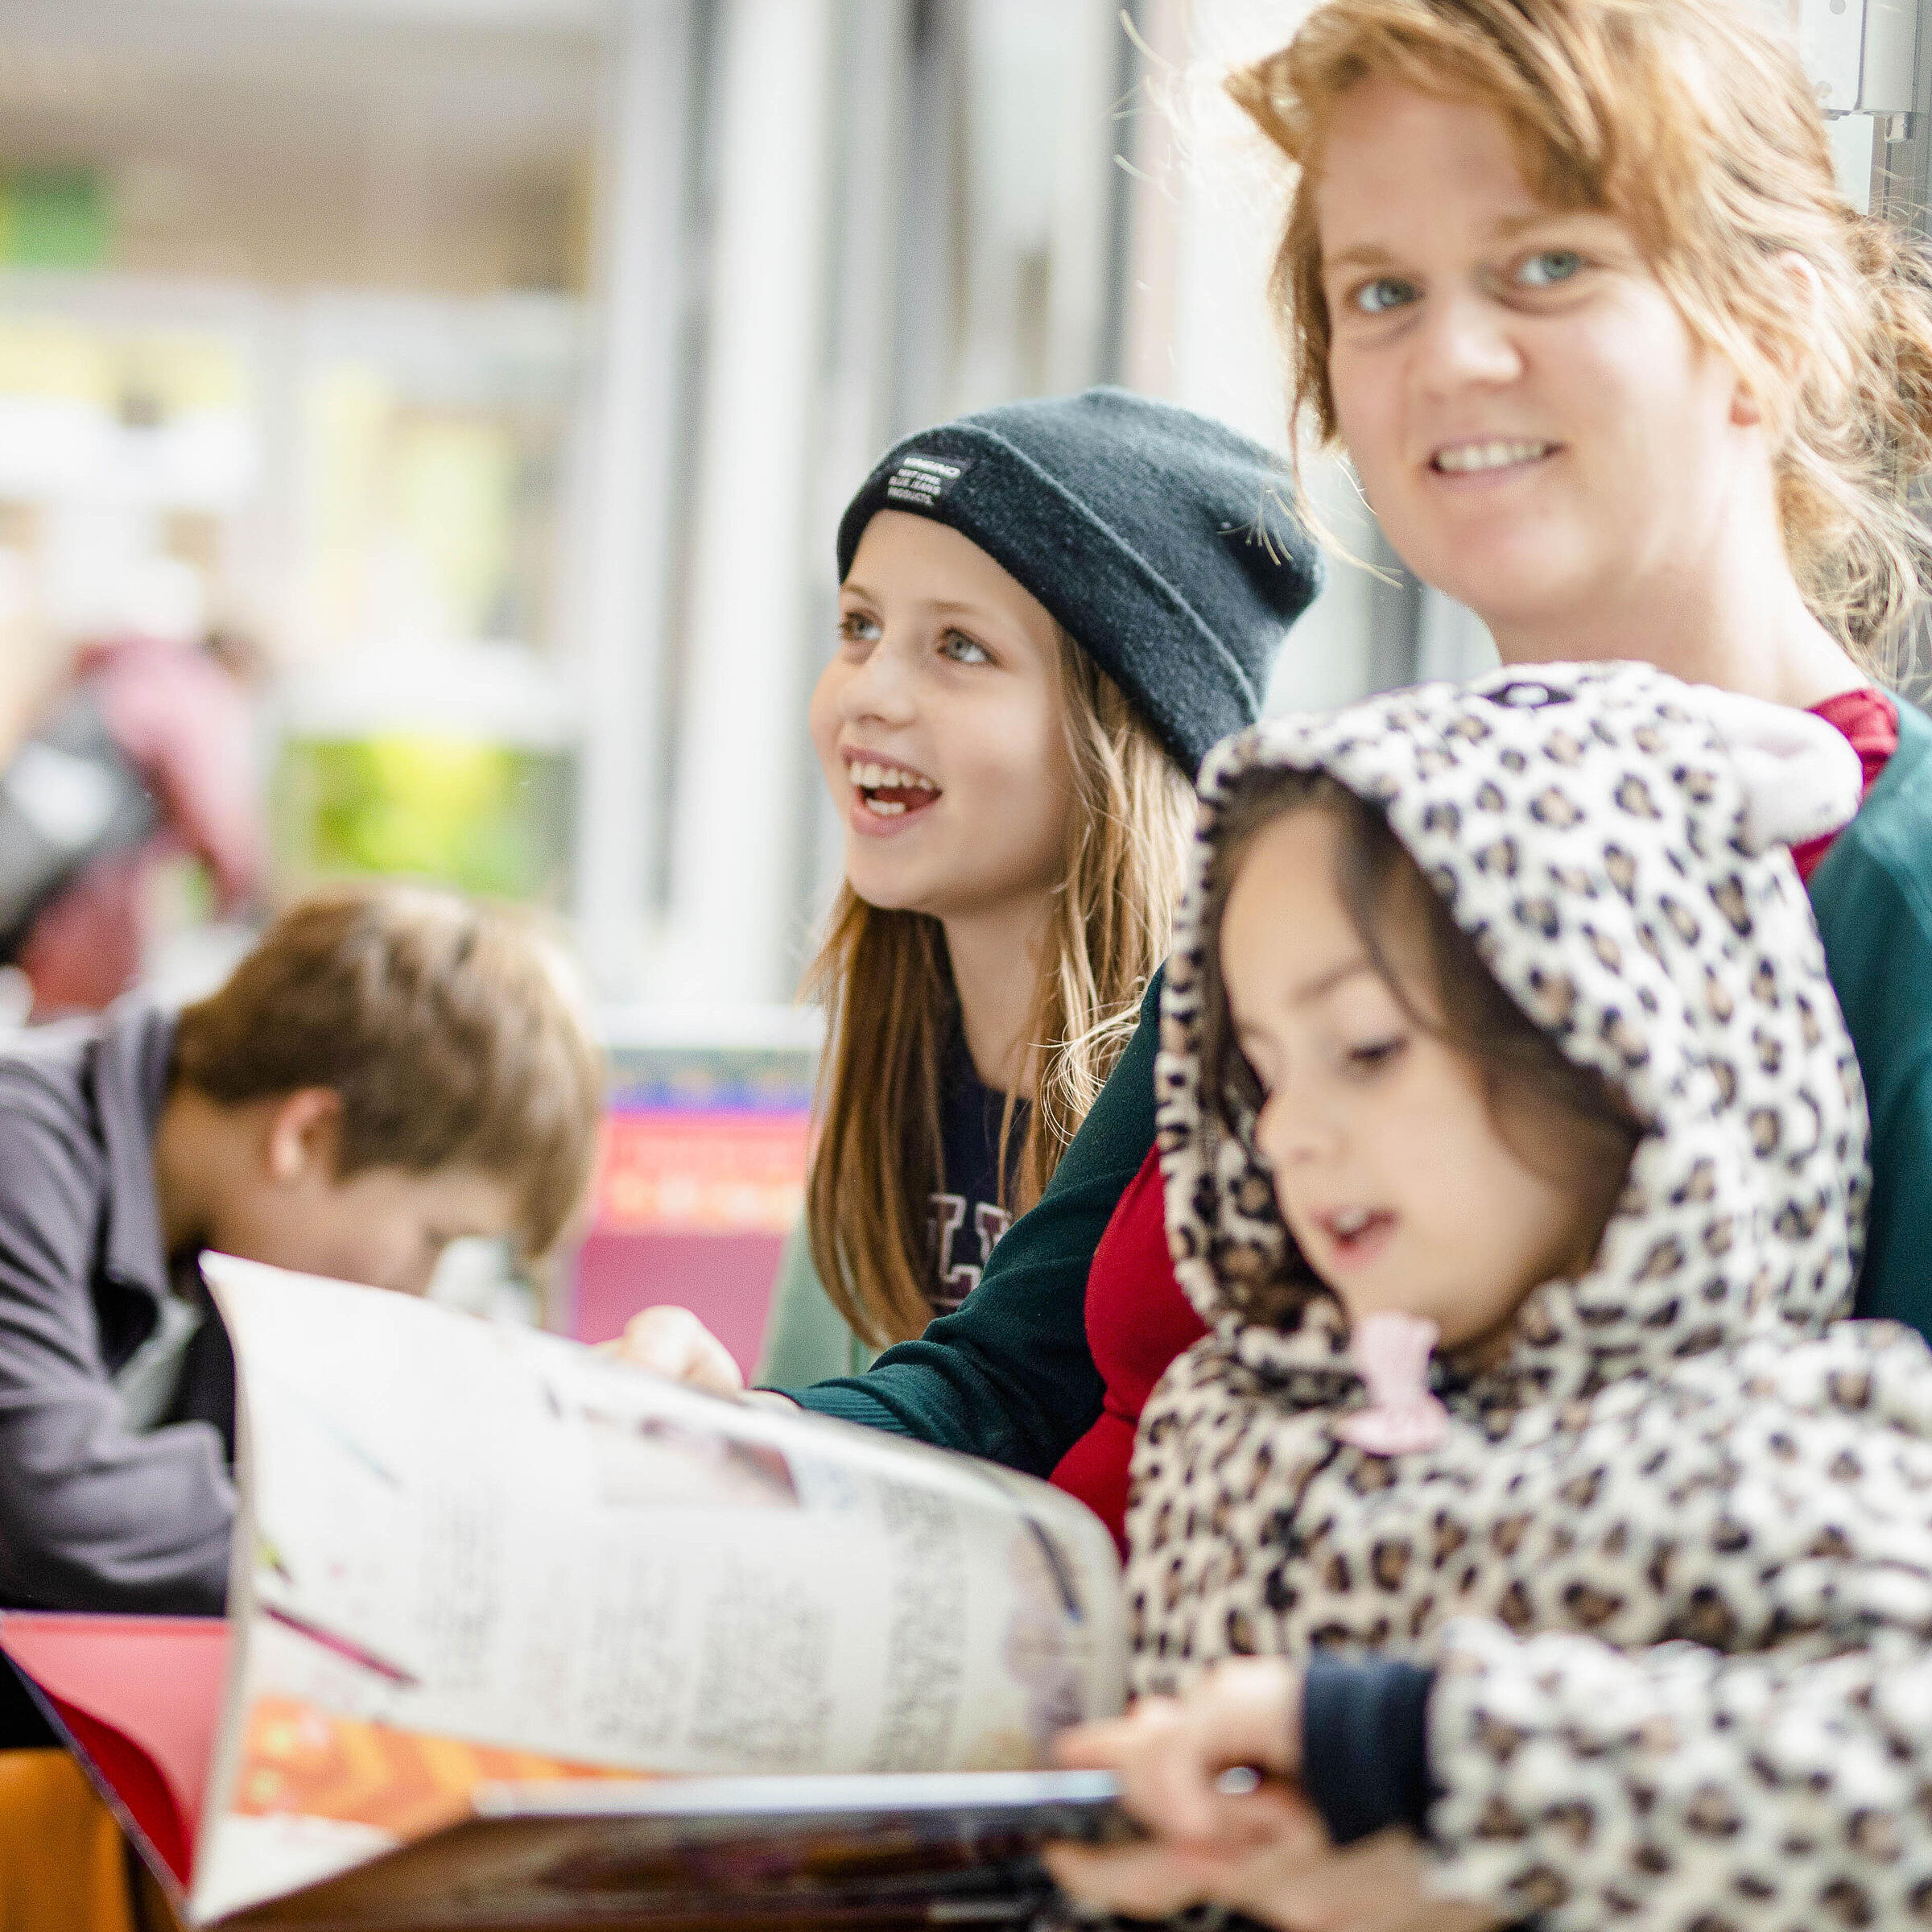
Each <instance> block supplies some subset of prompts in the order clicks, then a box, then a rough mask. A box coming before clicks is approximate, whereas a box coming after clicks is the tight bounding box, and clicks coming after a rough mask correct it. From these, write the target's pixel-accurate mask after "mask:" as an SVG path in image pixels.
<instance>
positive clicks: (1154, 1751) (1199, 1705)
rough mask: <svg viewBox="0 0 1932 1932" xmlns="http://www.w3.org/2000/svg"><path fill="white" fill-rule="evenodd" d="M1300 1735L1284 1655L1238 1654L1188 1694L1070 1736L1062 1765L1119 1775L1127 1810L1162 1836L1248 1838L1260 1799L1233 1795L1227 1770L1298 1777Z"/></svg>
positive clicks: (1199, 1840) (1064, 1741)
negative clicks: (1224, 1781)
mask: <svg viewBox="0 0 1932 1932" xmlns="http://www.w3.org/2000/svg"><path fill="white" fill-rule="evenodd" d="M1301 1731H1302V1674H1301V1672H1300V1671H1299V1670H1297V1669H1296V1668H1295V1666H1294V1665H1292V1664H1290V1663H1287V1662H1284V1661H1283V1660H1282V1658H1280V1657H1238V1658H1235V1659H1233V1660H1232V1661H1230V1662H1227V1663H1223V1664H1217V1665H1216V1666H1215V1667H1214V1668H1213V1669H1212V1670H1209V1671H1208V1674H1206V1675H1205V1676H1204V1677H1203V1678H1201V1680H1200V1682H1199V1683H1197V1684H1196V1685H1195V1686H1194V1687H1193V1689H1192V1690H1191V1691H1189V1692H1188V1693H1187V1696H1185V1697H1184V1698H1180V1699H1174V1698H1168V1697H1150V1698H1144V1699H1142V1700H1141V1702H1140V1703H1137V1704H1136V1705H1135V1706H1134V1707H1133V1710H1132V1711H1129V1713H1128V1714H1127V1715H1126V1716H1125V1717H1122V1718H1117V1719H1114V1720H1113V1722H1111V1723H1108V1724H1082V1725H1080V1727H1079V1728H1077V1729H1075V1730H1072V1731H1067V1732H1063V1733H1062V1734H1061V1736H1060V1738H1059V1742H1058V1744H1057V1746H1056V1750H1057V1754H1058V1756H1059V1760H1060V1762H1061V1763H1062V1764H1064V1765H1085V1766H1088V1767H1089V1768H1091V1769H1095V1770H1100V1771H1113V1772H1115V1773H1117V1774H1118V1775H1119V1777H1120V1780H1121V1796H1122V1798H1123V1800H1124V1802H1125V1804H1126V1806H1127V1809H1128V1810H1129V1811H1131V1812H1132V1813H1133V1815H1134V1816H1135V1817H1136V1818H1138V1819H1139V1820H1140V1822H1141V1823H1142V1824H1143V1825H1145V1826H1146V1827H1147V1829H1148V1830H1149V1831H1151V1832H1154V1834H1155V1835H1157V1836H1158V1837H1161V1838H1169V1839H1180V1840H1182V1841H1183V1842H1185V1843H1192V1844H1199V1845H1206V1844H1212V1843H1221V1842H1224V1841H1226V1840H1229V1839H1236V1840H1238V1839H1241V1838H1242V1837H1244V1836H1245V1835H1246V1834H1247V1831H1248V1823H1247V1821H1248V1820H1249V1819H1250V1818H1252V1817H1253V1815H1254V1810H1255V1801H1256V1799H1257V1798H1259V1797H1260V1796H1261V1794H1260V1793H1258V1792H1257V1793H1251V1794H1246V1795H1243V1796H1238V1797H1237V1796H1233V1795H1231V1794H1229V1793H1228V1792H1226V1791H1224V1790H1221V1789H1220V1787H1219V1785H1218V1784H1217V1781H1218V1780H1219V1778H1220V1776H1221V1773H1223V1772H1224V1771H1231V1770H1233V1769H1236V1767H1237V1766H1241V1765H1251V1766H1253V1769H1256V1770H1257V1771H1261V1772H1264V1773H1267V1774H1268V1775H1269V1776H1270V1777H1292V1776H1293V1775H1294V1773H1295V1772H1296V1771H1298V1769H1300V1768H1301V1761H1302V1738H1301Z"/></svg>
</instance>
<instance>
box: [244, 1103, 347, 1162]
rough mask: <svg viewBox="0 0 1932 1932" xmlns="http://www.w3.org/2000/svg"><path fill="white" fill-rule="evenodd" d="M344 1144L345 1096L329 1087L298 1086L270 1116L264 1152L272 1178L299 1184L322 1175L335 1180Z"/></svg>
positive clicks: (276, 1105) (278, 1104)
mask: <svg viewBox="0 0 1932 1932" xmlns="http://www.w3.org/2000/svg"><path fill="white" fill-rule="evenodd" d="M341 1141H342V1096H341V1095H340V1094H339V1093H337V1092H335V1090H334V1089H333V1088H328V1087H298V1088H296V1089H295V1092H293V1093H286V1094H284V1095H283V1096H282V1097H281V1098H280V1099H279V1100H277V1101H276V1102H275V1104H274V1106H273V1108H271V1110H270V1113H269V1117H268V1138H267V1144H266V1146H265V1148H264V1150H263V1153H264V1155H265V1157H266V1165H267V1167H268V1174H269V1179H270V1180H275V1181H283V1182H287V1181H298V1180H301V1179H303V1178H305V1177H307V1176H310V1175H316V1174H319V1175H320V1176H321V1178H322V1179H324V1180H333V1179H335V1177H336V1173H337V1171H338V1168H339V1159H340V1155H341Z"/></svg>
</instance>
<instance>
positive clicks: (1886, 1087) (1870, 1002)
mask: <svg viewBox="0 0 1932 1932" xmlns="http://www.w3.org/2000/svg"><path fill="white" fill-rule="evenodd" d="M1811 904H1812V908H1813V910H1814V911H1815V912H1816V913H1817V914H1818V930H1819V931H1821V932H1822V933H1823V935H1824V940H1825V957H1826V960H1827V962H1828V963H1829V964H1830V966H1831V984H1832V985H1833V986H1835V988H1836V989H1837V990H1838V1000H1839V1005H1841V1006H1842V1007H1843V1009H1844V1013H1845V1024H1846V1025H1847V1026H1849V1027H1850V1029H1851V1030H1852V1044H1853V1045H1854V1046H1855V1047H1856V1048H1857V1049H1858V1063H1859V1067H1860V1070H1861V1071H1863V1073H1864V1076H1865V1095H1866V1099H1867V1100H1868V1103H1869V1104H1870V1107H1871V1110H1872V1218H1871V1222H1870V1228H1869V1233H1868V1238H1867V1241H1866V1244H1865V1261H1864V1271H1863V1273H1862V1274H1860V1277H1859V1284H1858V1306H1857V1309H1856V1312H1857V1313H1858V1314H1860V1315H1889V1316H1890V1317H1891V1318H1892V1319H1893V1320H1895V1321H1901V1322H1909V1323H1910V1324H1911V1325H1912V1326H1913V1327H1914V1328H1916V1329H1918V1331H1919V1333H1920V1334H1922V1335H1927V1336H1932V722H1928V721H1927V720H1926V716H1925V715H1924V714H1923V713H1922V712H1918V711H1916V710H1914V709H1913V707H1912V706H1911V705H1909V704H1905V702H1904V701H1903V700H1901V702H1900V704H1899V707H1898V749H1897V751H1895V752H1894V753H1893V754H1892V757H1891V759H1890V760H1889V762H1888V763H1887V765H1886V766H1885V770H1883V771H1882V772H1881V773H1880V774H1879V778H1878V782H1877V783H1876V785H1874V786H1872V789H1871V791H1870V792H1869V793H1868V794H1867V795H1866V798H1865V803H1864V807H1863V808H1862V809H1861V810H1860V812H1859V815H1858V816H1857V817H1856V819H1853V820H1852V823H1851V824H1849V825H1847V827H1846V828H1845V829H1844V830H1843V832H1840V833H1839V835H1838V836H1837V838H1836V839H1835V840H1833V841H1832V845H1831V850H1830V851H1829V852H1827V853H1826V855H1825V857H1824V861H1823V864H1822V865H1819V867H1818V870H1817V871H1816V872H1814V873H1813V874H1812V875H1811Z"/></svg>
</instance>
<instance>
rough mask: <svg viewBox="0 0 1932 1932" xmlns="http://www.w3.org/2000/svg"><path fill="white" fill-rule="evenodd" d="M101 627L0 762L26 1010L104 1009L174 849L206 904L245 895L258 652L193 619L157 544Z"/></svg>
mask: <svg viewBox="0 0 1932 1932" xmlns="http://www.w3.org/2000/svg"><path fill="white" fill-rule="evenodd" d="M201 601H202V600H201V592H200V581H199V579H198V577H197V576H196V573H195V572H194V571H193V569H192V567H191V566H189V565H188V564H181V563H179V562H177V561H175V559H169V558H155V559H151V562H150V563H149V564H148V565H147V567H146V568H144V569H143V570H142V571H140V572H137V573H136V576H135V578H134V581H133V582H132V583H130V585H129V586H128V588H127V591H126V595H125V597H123V599H122V603H123V605H124V606H125V609H124V613H123V614H122V617H121V619H120V621H118V623H117V624H116V625H114V628H113V630H112V631H111V632H110V633H109V634H106V635H104V636H101V637H99V638H95V639H93V640H91V641H89V642H85V643H83V644H82V645H81V646H79V647H78V648H77V650H76V652H75V654H74V658H73V663H72V667H71V669H70V671H69V672H68V675H67V677H66V678H65V679H64V680H63V681H62V683H60V685H59V686H58V687H56V690H55V691H53V692H52V694H51V695H50V696H49V697H48V698H47V701H46V702H45V704H43V706H42V708H41V710H40V713H39V717H38V719H37V720H36V721H35V724H34V725H32V727H31V729H29V731H28V733H27V736H26V737H25V738H24V739H23V741H22V742H21V743H20V744H19V745H18V746H17V747H16V748H15V749H14V753H13V755H12V757H11V758H10V759H9V760H8V762H7V764H6V769H5V770H4V771H3V772H0V964H6V965H10V966H12V967H14V968H17V969H18V970H19V972H21V973H22V974H23V976H24V977H25V979H26V980H27V985H28V986H29V987H30V988H31V1017H32V1018H35V1019H36V1020H39V1019H46V1018H52V1016H54V1015H56V1014H58V1013H93V1012H99V1011H101V1010H103V1009H105V1008H106V1007H107V1006H109V1005H111V1004H112V1003H113V1001H114V1000H116V999H117V998H118V997H120V995H121V994H122V993H125V992H126V991H128V990H129V989H130V988H131V987H132V986H133V985H134V984H135V982H136V981H137V980H138V978H139V977H140V975H141V972H142V965H143V963H144V961H145V960H146V958H147V953H148V950H149V942H150V939H151V927H152V924H153V920H154V902H155V890H154V887H155V873H156V871H157V869H159V867H160V866H162V865H164V864H166V863H167V862H168V861H171V860H172V859H174V858H175V857H178V856H180V855H183V854H185V855H187V856H188V857H192V858H193V859H195V860H196V861H199V862H200V865H202V866H203V867H204V868H205V870H206V873H207V876H208V880H209V882H210V886H211V888H212V896H213V900H214V904H215V909H216V910H217V913H218V914H224V915H233V914H237V913H239V912H241V911H242V910H245V909H246V908H247V907H248V906H251V905H252V904H253V903H254V902H255V901H256V900H257V899H258V898H259V897H260V894H261V891H262V882H263V873H264V869H265V865H266V834H265V828H264V825H263V818H262V802H261V787H260V784H259V781H258V774H257V766H256V758H255V719H254V688H253V687H254V684H255V683H256V681H257V677H258V666H259V660H258V657H257V655H256V654H255V653H254V650H253V649H252V647H251V646H249V645H247V644H246V642H245V641H242V640H239V639H236V638H230V637H227V636H225V635H222V634H214V635H213V636H210V635H208V634H206V633H205V632H204V626H203V623H202V615H201Z"/></svg>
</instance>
